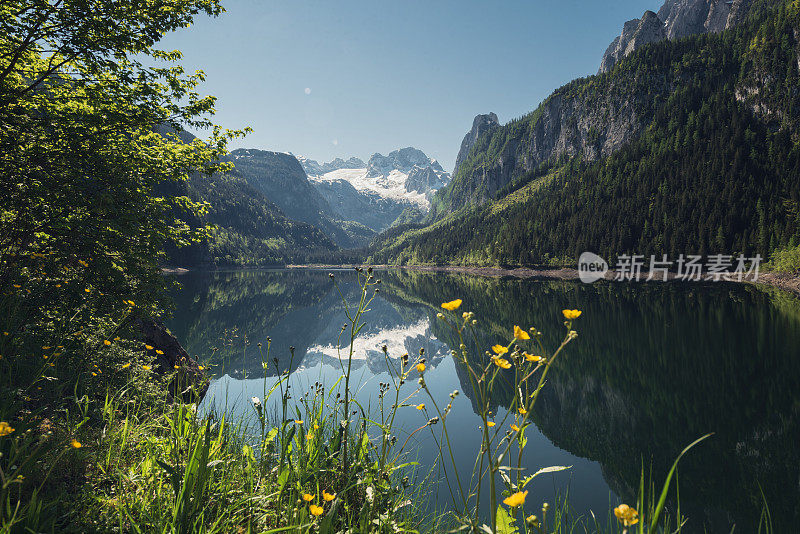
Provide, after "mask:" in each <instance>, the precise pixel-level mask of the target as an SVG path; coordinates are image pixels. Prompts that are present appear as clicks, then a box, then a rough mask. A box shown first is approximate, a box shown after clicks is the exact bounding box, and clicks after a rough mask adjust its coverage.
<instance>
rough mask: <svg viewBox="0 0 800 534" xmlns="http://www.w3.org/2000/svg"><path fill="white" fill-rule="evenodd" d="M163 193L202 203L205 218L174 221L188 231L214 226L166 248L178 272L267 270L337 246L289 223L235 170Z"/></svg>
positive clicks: (183, 216)
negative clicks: (230, 268) (193, 240)
mask: <svg viewBox="0 0 800 534" xmlns="http://www.w3.org/2000/svg"><path fill="white" fill-rule="evenodd" d="M161 194H169V195H174V196H187V197H189V198H190V199H191V200H193V201H197V202H200V201H202V202H206V203H207V204H208V209H207V211H206V213H205V214H203V215H201V216H199V217H197V216H188V215H186V214H178V215H177V216H178V217H179V218H181V219H183V220H185V221H186V222H187V224H189V226H190V227H192V228H199V227H202V226H205V225H213V229H212V230H210V232H209V235H208V237H207V238H206V239H204V240H202V241H201V242H199V243H194V244H191V245H189V246H186V247H182V248H176V247H174V246H169V247H167V257H168V260H169V263H170V264H172V265H178V266H181V267H189V266H205V267H223V266H254V267H255V266H267V265H279V264H284V263H288V262H292V261H295V262H299V261H305V259H306V258H307V257H309V256H313V257H316V256H318V255H320V254H323V255H324V254H332V253H333V252H334V251H336V250H337V247H336V245H335V244H334V243H333V242H332V241H331V240H330V239H329V238H328V237H327V236H326V235H325V234H324V233H323V232H322V231H321V230H319V229H318V228H316V227H314V226H312V225H310V224H306V223H302V222H297V221H293V220H291V219H289V218H288V217H286V215H285V214H284V213H283V212H282V211H281V210H280V208H278V207H277V206H276V205H275V204H273V203H272V202H270V201H269V200H268V199H267V198H265V197H264V195H263V194H261V193H260V192H259V191H257V190H255V189H253V188H252V187H250V186H249V185H248V184H247V183H246V181H245V180H244V179H243V178H242V177H241V176H239V175H237V173H236V172H235V171H233V172H230V173H225V174H214V175H211V176H201V175H192V176H190V177H189V179H188V180H186V181H184V182H181V183H180V184H173V185H170V186H169V187H168V189H165V190H164V191H161Z"/></svg>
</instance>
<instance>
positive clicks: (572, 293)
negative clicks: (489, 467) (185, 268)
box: [169, 270, 800, 532]
mask: <svg viewBox="0 0 800 534" xmlns="http://www.w3.org/2000/svg"><path fill="white" fill-rule="evenodd" d="M328 272H329V271H327V270H272V271H270V270H267V271H238V272H214V273H187V274H184V275H180V276H178V277H176V278H177V280H178V281H179V282H180V284H181V286H182V287H181V288H180V289H179V290H176V292H175V306H176V308H175V312H174V317H173V319H172V320H171V322H170V323H169V327H170V329H171V330H172V332H173V333H174V334H175V335H176V337H177V338H178V340H179V341H180V342H181V343H182V344H183V345H184V347H185V348H186V349H187V351H188V352H189V353H190V354H191V355H193V356H195V357H197V358H199V359H200V360H201V361H205V362H208V363H210V364H211V366H212V367H211V368H212V370H213V373H214V376H215V378H214V380H213V381H212V384H211V386H210V388H209V391H208V394H207V396H206V399H205V400H204V405H205V408H206V409H209V408H212V407H213V408H215V409H217V410H220V411H222V410H226V411H228V412H233V413H235V414H237V415H238V416H242V417H252V415H253V410H252V405H251V403H250V399H251V397H253V396H258V397H263V391H264V385H265V380H266V384H267V387H270V386H271V385H272V384H273V383H274V382H275V380H276V378H275V377H274V375H275V370H274V368H270V370H269V372H268V373H267V374H268V375H270V376H267V377H266V379H265V377H264V370H263V368H262V364H261V358H260V356H259V352H258V351H259V348H258V346H257V344H258V343H259V342H260V343H262V344H263V346H266V339H267V337H268V336H269V337H270V338H271V351H272V352H271V356H270V357H273V356H274V357H276V358H278V360H279V362H280V366H282V368H287V367H289V366H291V369H292V375H291V384H292V387H293V391H294V392H296V393H297V395H298V396H299V395H301V394H302V391H305V390H307V389H308V388H309V387H311V386H313V385H314V384H315V383H317V382H320V383H323V384H327V385H330V384H333V382H335V380H336V379H337V378H338V377H339V376H340V374H341V368H340V366H339V365H340V364H339V360H338V359H337V357H336V355H337V352H336V345H337V338H338V336H339V333H340V331H341V328H342V325H343V324H344V323H346V322H348V321H347V318H346V317H345V315H344V310H343V305H342V301H341V297H340V295H339V292H337V291H336V289H335V288H334V286H333V283H332V281H331V280H330V278H329V276H328ZM333 272H334V273H335V274H336V278H337V282H338V283H339V285H340V288H341V289H342V293H343V294H344V297H345V299H347V300H348V301H349V302H350V303H351V304H356V303H357V299H358V291H357V289H358V288H357V286H356V283H355V276H354V273H353V272H352V271H333ZM376 275H377V276H378V277H379V278H381V280H382V284H381V286H380V288H381V292H380V294H379V296H378V298H376V300H375V301H374V302H373V304H372V306H371V307H370V308H371V310H370V311H369V312H368V313H367V315H366V316H365V321H366V323H367V326H366V327H365V328H364V330H363V331H362V332H361V333H360V335H359V337H358V339H357V341H356V354H355V356H354V360H353V368H354V369H356V371H355V374H354V377H355V380H356V382H357V384H358V386H357V388H356V389H357V391H358V393H357V395H356V397H357V399H358V400H359V402H361V404H362V405H365V406H367V405H369V406H371V407H372V408H374V407H375V406H376V405H377V397H378V390H379V383H380V382H389V375H388V374H387V365H388V364H387V361H386V360H385V358H384V354H383V352H382V346H384V345H386V346H387V348H388V353H389V356H390V358H392V359H394V360H393V361H395V362H396V361H397V360H396V359H397V358H399V357H400V356H401V355H402V354H404V353H408V354H410V355H411V357H412V359H413V358H414V356H415V355H416V354H418V353H419V350H420V349H422V348H424V349H425V356H426V358H427V361H428V371H427V372H426V381H427V383H428V386H429V388H430V389H431V391H432V392H433V395H434V397H435V398H437V399H441V401H439V402H440V404H442V405H444V404H446V403H447V401H448V400H449V399H448V395H449V394H450V393H451V392H452V391H453V390H458V391H459V392H460V393H461V394H460V395H459V396H458V397H456V399H455V401H454V404H453V410H452V412H451V414H450V415H449V416H448V425H449V428H450V429H451V430H450V431H451V432H453V433H454V434H455V439H454V441H455V442H456V444H457V445H456V450H455V451H454V453H455V456H456V461H457V462H458V464H459V465H460V466H462V467H463V472H465V473H470V472H471V470H472V465H473V461H474V458H475V453H476V451H477V449H478V445H479V441H480V433H479V431H478V426H479V424H480V420H479V417H478V416H477V415H476V414H475V412H474V410H473V404H472V401H471V395H472V392H471V389H470V385H469V382H468V381H467V380H466V374H465V373H464V372H463V369H462V366H460V365H457V364H456V363H455V362H454V361H453V359H452V357H451V356H450V351H451V348H452V347H453V346H454V343H455V342H454V336H453V334H452V332H451V331H450V330H449V328H448V327H446V326H445V325H444V324H443V323H442V321H440V320H438V319H437V313H438V312H440V311H441V308H440V304H441V303H442V302H445V301H449V300H452V299H455V298H461V299H463V301H464V304H463V305H462V307H461V309H460V310H459V312H460V311H462V310H467V311H473V312H475V314H476V316H477V318H478V323H477V327H476V334H477V336H476V337H477V343H478V345H479V352H478V354H483V351H484V350H487V349H488V348H489V347H491V346H492V345H493V344H495V343H498V342H503V343H507V341H508V339H509V336H510V335H511V329H512V328H513V326H514V325H517V324H518V325H521V326H523V328H527V327H530V326H535V327H536V328H538V329H539V330H540V331H542V332H543V334H544V340H545V346H547V347H548V348H555V347H556V346H557V345H558V343H559V342H560V340H561V339H562V338H563V335H564V326H563V317H562V315H561V310H562V309H564V308H577V309H580V310H583V314H582V316H581V317H580V318H579V319H578V320H577V321H575V325H574V327H575V329H576V330H577V331H578V334H579V337H578V338H577V339H576V340H574V341H573V342H572V343H571V344H570V345H569V346H568V347H567V349H566V353H565V354H564V355H563V357H561V358H562V359H560V361H558V362H557V363H556V364H555V366H554V368H553V370H552V371H551V374H550V375H549V376H548V382H547V384H546V385H545V387H544V389H543V390H542V394H541V396H540V397H539V402H538V404H537V407H536V410H535V414H534V417H533V421H534V423H535V429H534V427H533V426H532V427H530V428H529V429H528V433H527V434H526V435H527V437H528V447H527V448H526V449H525V458H524V465H525V467H526V468H527V469H528V470H529V472H531V473H532V472H534V471H536V470H538V469H539V468H541V467H547V466H551V465H561V466H572V467H571V469H569V470H567V471H563V472H559V473H554V474H549V475H545V476H543V477H540V478H537V479H536V481H535V482H534V483H533V484H532V485H530V486H528V489H530V493H529V495H528V501H527V502H530V503H539V502H544V501H547V502H550V503H553V502H554V500H555V499H556V496H557V495H562V496H563V495H564V494H566V493H568V494H569V502H570V503H571V506H572V507H573V508H574V510H575V512H576V513H578V514H586V513H588V511H589V510H593V511H594V513H595V514H596V515H597V516H599V517H600V518H601V519H602V520H603V521H604V520H605V517H606V515H607V513H608V509H609V506H614V505H616V504H618V503H619V502H621V501H624V502H628V503H630V504H633V503H634V501H635V495H636V491H637V488H638V485H639V477H640V472H641V467H642V465H643V464H644V465H645V466H646V467H647V469H648V472H649V470H650V469H652V473H653V474H654V478H655V479H656V480H657V481H658V484H659V485H660V483H661V481H662V480H663V477H664V476H665V475H666V473H667V471H668V470H669V467H670V465H671V463H672V461H673V460H674V459H675V457H676V456H677V454H678V453H679V452H680V451H681V449H683V447H684V446H686V445H687V444H689V443H690V442H692V441H694V440H695V439H696V438H698V437H700V436H701V435H704V434H706V433H708V432H714V436H713V437H711V438H710V439H708V440H706V441H705V442H703V443H702V444H700V445H698V446H697V447H696V448H695V449H693V450H692V451H691V452H690V453H689V454H688V455H687V456H686V457H685V458H684V460H683V461H682V463H681V467H680V469H679V484H680V495H681V509H682V512H683V513H684V514H685V515H688V516H689V517H690V523H689V526H690V527H693V528H692V529H691V530H701V529H702V527H703V526H704V525H705V526H706V527H707V528H708V530H709V531H710V532H729V531H730V526H731V525H733V524H736V532H750V531H752V529H753V528H754V525H755V524H757V521H758V517H759V515H760V513H761V510H762V508H763V499H762V497H761V491H762V490H763V494H764V496H765V497H766V502H767V504H768V505H769V509H770V512H771V515H772V517H773V520H774V522H775V526H776V528H777V531H778V532H785V531H789V530H792V529H793V528H794V526H796V525H797V524H798V523H800V504H798V503H800V462H798V460H799V458H798V456H799V455H800V454H799V453H800V303H799V302H798V299H796V298H795V297H793V296H791V295H788V294H786V293H782V292H780V291H777V290H772V289H769V288H761V287H756V286H752V285H743V284H732V283H713V282H707V283H681V282H669V283H664V282H651V283H630V282H627V283H614V282H604V281H603V282H597V283H595V284H591V285H586V284H582V283H580V282H576V281H550V280H547V281H543V280H520V279H498V278H487V277H478V276H471V275H466V274H452V273H447V274H444V273H423V272H419V271H409V270H388V271H378V272H376ZM290 347H294V358H293V359H290ZM345 354H346V352H345ZM390 364H391V363H390ZM415 387H416V382H415V381H414V380H409V384H406V385H405V386H404V388H409V389H408V391H409V392H411V391H413V389H414V388H415ZM495 394H496V395H495V397H496V398H494V399H492V400H493V403H494V404H495V405H496V410H497V412H498V415H500V414H502V413H503V411H504V410H505V408H504V407H505V406H508V405H509V400H510V394H511V393H510V392H508V391H503V390H502V388H500V391H495ZM276 397H277V395H276ZM417 402H425V399H424V398H423V399H419V400H417ZM266 404H267V405H270V404H274V403H271V402H270V403H266ZM398 419H399V426H400V427H401V428H403V429H404V430H405V434H403V433H399V437H400V439H401V440H403V439H405V437H406V436H407V435H408V433H409V432H410V431H412V430H413V429H416V428H417V427H419V426H420V425H422V424H424V422H425V420H426V419H425V416H424V414H422V413H421V412H420V411H418V410H415V409H414V408H412V407H405V408H402V409H401V410H400V412H399V415H398ZM498 419H499V417H498ZM533 430H535V431H533ZM410 446H411V450H412V452H411V454H410V458H409V459H410V460H417V461H419V463H420V465H419V467H418V468H417V469H418V471H417V473H416V478H415V480H416V481H417V483H421V481H423V477H424V476H425V475H426V474H429V472H430V476H429V478H428V479H427V480H426V481H425V484H426V488H427V489H428V491H427V495H428V499H430V502H431V503H432V505H433V506H435V505H438V506H439V507H440V508H441V507H444V506H446V505H447V503H448V502H449V499H450V494H449V492H448V491H447V487H446V485H445V484H444V483H443V482H442V475H441V473H440V471H439V469H438V468H439V467H440V466H439V465H438V464H436V463H435V462H434V460H435V458H436V454H437V452H438V451H437V449H436V447H435V444H434V442H433V440H432V438H431V434H430V433H427V434H425V433H422V432H420V433H417V434H416V435H414V437H413V438H412V440H411V442H410ZM432 468H433V471H432V472H431V469H432ZM782 525H785V528H784V529H783V530H782V528H781V526H782Z"/></svg>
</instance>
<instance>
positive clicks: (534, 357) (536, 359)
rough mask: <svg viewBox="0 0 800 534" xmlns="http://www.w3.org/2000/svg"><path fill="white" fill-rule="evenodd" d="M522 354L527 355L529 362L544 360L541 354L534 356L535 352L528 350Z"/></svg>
mask: <svg viewBox="0 0 800 534" xmlns="http://www.w3.org/2000/svg"><path fill="white" fill-rule="evenodd" d="M522 355H523V356H525V359H526V360H528V361H529V362H539V361H541V360H542V357H541V356H534V355H533V354H528V353H527V352H523V353H522Z"/></svg>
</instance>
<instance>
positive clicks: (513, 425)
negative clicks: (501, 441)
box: [511, 423, 519, 432]
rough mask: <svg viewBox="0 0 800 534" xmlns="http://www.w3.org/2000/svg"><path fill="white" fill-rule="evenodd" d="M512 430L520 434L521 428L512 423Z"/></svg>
mask: <svg viewBox="0 0 800 534" xmlns="http://www.w3.org/2000/svg"><path fill="white" fill-rule="evenodd" d="M511 430H513V431H514V432H519V427H518V426H517V425H515V424H514V423H511Z"/></svg>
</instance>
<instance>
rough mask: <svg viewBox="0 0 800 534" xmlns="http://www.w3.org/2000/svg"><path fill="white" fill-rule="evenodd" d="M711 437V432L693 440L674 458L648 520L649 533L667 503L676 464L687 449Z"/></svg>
mask: <svg viewBox="0 0 800 534" xmlns="http://www.w3.org/2000/svg"><path fill="white" fill-rule="evenodd" d="M712 435H713V432H712V433H711V434H706V435H705V436H703V437H701V438H698V439H696V440H694V441H693V442H691V443H690V444H689V445H687V446H686V448H685V449H683V450H682V451H681V453H680V454H679V455H678V457H677V458H675V462H674V463H673V464H672V469H670V470H669V474H667V479H666V480H665V481H664V487H663V488H661V496H660V497H659V498H658V504H657V505H656V509H655V511H654V512H653V517H652V519H651V520H650V532H655V528H656V526H657V525H658V520H659V518H660V516H661V511H662V510H664V503H666V502H667V493H669V485H670V482H672V475H674V474H675V470H676V469H677V468H678V462H680V461H681V458H683V455H684V454H686V453H687V452H689V449H691V448H692V447H694V446H695V445H697V444H698V443H700V442H701V441H703V440H704V439H706V438H709V437H711V436H712ZM643 476H644V475H643Z"/></svg>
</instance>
